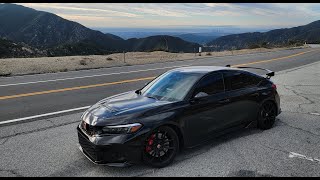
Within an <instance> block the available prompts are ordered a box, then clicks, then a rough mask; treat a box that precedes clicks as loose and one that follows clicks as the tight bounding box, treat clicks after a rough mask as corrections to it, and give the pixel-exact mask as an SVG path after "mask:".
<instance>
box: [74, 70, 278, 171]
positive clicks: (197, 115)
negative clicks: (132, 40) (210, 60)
mask: <svg viewBox="0 0 320 180" xmlns="http://www.w3.org/2000/svg"><path fill="white" fill-rule="evenodd" d="M243 68H248V67H238V68H232V67H230V66H226V67H217V66H189V67H182V68H177V69H173V70H170V71H167V72H165V73H163V74H161V75H160V76H158V77H157V78H155V79H154V80H152V81H151V82H149V83H148V84H146V85H145V86H144V87H143V88H141V89H139V90H135V91H129V92H125V93H122V94H118V95H115V96H112V97H109V98H106V99H103V100H101V101H99V102H98V103H96V104H94V105H93V106H91V107H90V108H89V109H88V110H87V111H86V112H84V113H83V115H82V116H81V123H80V124H79V126H78V127H77V131H78V138H79V144H80V150H82V152H83V153H84V155H85V156H86V157H87V158H88V159H90V160H91V161H92V162H94V163H96V164H105V165H110V166H125V165H130V164H134V163H137V162H141V161H143V162H145V163H147V164H149V165H151V166H154V167H164V166H167V165H169V164H170V163H171V162H172V161H173V159H174V157H175V156H176V154H177V153H178V152H179V150H181V149H182V148H184V147H188V148H189V147H193V146H196V145H199V144H201V143H203V142H205V141H207V140H208V139H210V138H212V137H216V136H217V135H221V134H223V133H225V132H227V130H230V129H234V128H237V127H240V128H241V127H249V126H256V127H258V128H260V129H269V128H271V127H272V126H273V124H274V122H275V118H276V116H277V115H278V114H279V113H280V112H281V109H280V98H279V95H278V93H277V90H276V85H275V84H274V83H273V82H272V81H270V77H271V76H273V75H274V72H272V71H270V70H267V69H264V70H266V71H268V73H267V74H266V75H267V77H263V76H260V75H257V74H255V73H252V72H249V71H246V70H244V69H243ZM255 69H259V68H255Z"/></svg>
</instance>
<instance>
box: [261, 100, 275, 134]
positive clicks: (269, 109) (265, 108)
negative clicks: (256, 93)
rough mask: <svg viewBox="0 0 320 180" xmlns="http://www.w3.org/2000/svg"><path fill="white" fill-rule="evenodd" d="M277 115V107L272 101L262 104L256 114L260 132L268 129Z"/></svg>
mask: <svg viewBox="0 0 320 180" xmlns="http://www.w3.org/2000/svg"><path fill="white" fill-rule="evenodd" d="M276 115H277V107H276V106H275V104H274V103H273V102H272V101H266V102H265V103H263V104H262V106H261V108H260V110H259V114H258V128H259V129H262V130H267V129H270V128H271V127H272V126H273V124H274V122H275V120H276Z"/></svg>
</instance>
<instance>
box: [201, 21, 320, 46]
mask: <svg viewBox="0 0 320 180" xmlns="http://www.w3.org/2000/svg"><path fill="white" fill-rule="evenodd" d="M305 42H306V43H308V44H318V43H320V20H318V21H314V22H312V23H309V24H307V25H304V26H298V27H293V28H283V29H275V30H271V31H267V32H263V33H261V32H252V33H242V34H231V35H227V36H222V37H219V38H216V39H214V40H213V41H211V42H209V43H208V44H207V45H209V46H212V49H213V50H215V51H221V50H230V49H246V48H257V47H267V48H272V47H283V46H290V45H302V44H304V43H305Z"/></svg>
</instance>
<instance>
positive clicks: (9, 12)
mask: <svg viewBox="0 0 320 180" xmlns="http://www.w3.org/2000/svg"><path fill="white" fill-rule="evenodd" d="M0 36H2V37H6V38H7V39H9V40H12V41H15V42H24V43H26V44H28V45H30V46H34V47H37V48H48V47H54V46H57V45H61V44H70V43H77V42H80V41H82V40H90V41H93V42H95V43H98V44H102V45H103V46H104V47H105V48H106V49H111V50H114V49H116V48H120V47H121V46H123V45H122V41H123V39H122V38H120V37H118V36H114V35H112V34H103V33H101V32H99V31H94V30H91V29H89V28H86V27H85V26H83V25H81V24H79V23H76V22H73V21H68V20H66V19H63V18H61V17H59V16H57V15H55V14H52V13H47V12H42V11H36V10H34V9H31V8H27V7H24V6H21V5H15V4H0ZM106 41H107V42H108V43H106ZM111 44H112V45H111Z"/></svg>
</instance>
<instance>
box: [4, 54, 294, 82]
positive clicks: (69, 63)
mask: <svg viewBox="0 0 320 180" xmlns="http://www.w3.org/2000/svg"><path fill="white" fill-rule="evenodd" d="M283 49H288V48H275V49H265V48H259V49H242V50H235V51H233V52H232V51H222V52H204V53H202V55H203V56H199V53H197V54H194V53H168V52H163V51H155V52H128V53H126V59H125V61H126V62H124V61H123V53H118V54H110V55H91V56H64V57H40V58H9V59H0V76H12V75H21V74H37V73H53V72H66V71H73V70H81V69H92V68H102V67H112V66H123V65H134V64H146V63H155V62H165V61H176V60H185V59H197V58H205V57H215V56H226V55H239V54H248V53H255V52H269V51H278V50H283Z"/></svg>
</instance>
